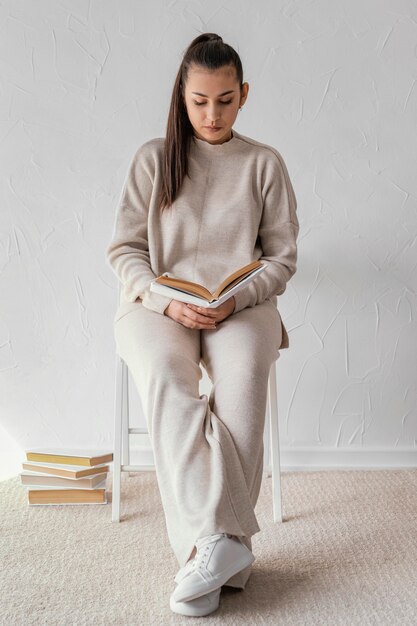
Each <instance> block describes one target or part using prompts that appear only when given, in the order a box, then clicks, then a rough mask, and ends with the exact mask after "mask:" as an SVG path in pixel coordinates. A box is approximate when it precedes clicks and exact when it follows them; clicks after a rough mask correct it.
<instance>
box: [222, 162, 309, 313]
mask: <svg viewBox="0 0 417 626" xmlns="http://www.w3.org/2000/svg"><path fill="white" fill-rule="evenodd" d="M262 197H263V208H262V217H261V221H260V225H259V231H258V238H259V242H260V245H261V248H262V256H261V257H260V259H259V260H260V261H262V263H265V264H266V265H267V268H266V269H265V270H264V271H263V272H262V273H261V274H259V276H257V277H256V278H255V279H254V280H253V281H252V282H251V283H249V284H248V285H247V286H246V287H244V288H243V289H241V290H240V291H238V292H237V293H236V294H235V308H234V311H233V313H237V312H238V311H241V310H242V309H244V308H246V307H253V306H255V305H256V304H261V303H262V302H264V301H265V300H267V299H269V298H271V297H272V296H274V295H276V296H278V295H280V294H282V293H284V291H285V289H286V284H287V282H288V281H289V280H290V278H291V277H292V276H293V274H295V272H296V265H297V243H296V241H297V237H298V232H299V223H298V219H297V213H296V210H297V200H296V197H295V193H294V189H293V186H292V184H291V181H290V178H289V175H288V171H287V168H286V165H285V163H284V160H283V159H282V157H281V155H280V154H279V153H278V152H277V151H275V150H273V157H272V159H271V161H268V168H267V172H266V175H265V179H264V185H263V192H262Z"/></svg>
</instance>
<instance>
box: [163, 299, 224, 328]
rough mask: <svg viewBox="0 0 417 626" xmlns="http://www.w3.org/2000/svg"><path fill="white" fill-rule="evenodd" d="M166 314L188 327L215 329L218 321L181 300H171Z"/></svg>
mask: <svg viewBox="0 0 417 626" xmlns="http://www.w3.org/2000/svg"><path fill="white" fill-rule="evenodd" d="M164 315H167V316H168V317H170V318H171V319H173V320H174V321H175V322H179V324H182V325H183V326H186V327H187V328H199V329H209V330H210V329H215V328H216V323H215V320H214V319H213V318H210V317H208V316H207V315H202V314H200V313H197V311H193V309H190V308H189V307H188V306H187V304H186V303H185V302H180V301H179V300H171V302H170V303H169V304H168V306H167V308H166V309H165V311H164Z"/></svg>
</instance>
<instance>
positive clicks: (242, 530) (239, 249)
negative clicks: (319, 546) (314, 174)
mask: <svg viewBox="0 0 417 626" xmlns="http://www.w3.org/2000/svg"><path fill="white" fill-rule="evenodd" d="M248 88H249V85H248V83H246V82H245V83H244V82H243V74H242V65H241V61H240V58H239V56H238V54H237V53H236V52H235V50H234V49H233V48H232V47H230V46H229V45H227V44H225V43H224V42H223V40H222V38H221V37H220V36H218V35H215V34H212V33H205V34H203V35H200V36H199V37H197V38H196V39H194V40H193V41H192V42H191V44H190V46H189V47H188V49H187V50H186V52H185V55H184V58H183V60H182V63H181V66H180V68H179V71H178V74H177V77H176V81H175V84H174V89H173V94H172V100H171V106H170V111H169V118H168V124H167V131H166V137H165V138H155V139H151V140H149V141H147V142H146V143H144V144H143V145H142V146H141V147H140V148H139V149H138V150H137V151H136V153H135V155H134V157H133V160H132V162H131V165H130V169H129V172H128V175H127V178H126V181H125V184H124V187H123V191H122V196H121V199H120V202H119V205H118V210H117V216H116V222H115V227H114V235H113V239H112V242H111V244H110V245H109V247H108V249H107V259H108V261H109V263H110V265H111V267H112V269H113V271H114V272H115V274H116V275H117V277H118V278H119V280H120V281H121V283H122V285H123V290H122V295H121V302H120V306H119V308H118V310H117V313H116V317H115V320H114V324H115V326H114V328H115V339H116V345H117V351H118V354H120V356H121V357H122V358H123V359H124V360H125V362H126V363H127V365H128V367H129V370H130V372H131V374H132V376H133V378H134V381H135V385H136V386H137V390H138V392H139V396H140V398H141V403H142V407H143V410H144V413H145V415H146V419H147V424H148V430H149V435H150V438H151V441H152V447H153V452H154V459H155V469H156V476H157V480H158V486H159V489H160V493H161V500H162V504H163V508H164V513H165V519H166V526H167V532H168V537H169V540H170V543H171V546H172V548H173V550H174V552H175V555H176V557H177V559H178V562H179V565H180V566H181V568H180V570H179V571H178V573H177V575H176V577H175V581H176V583H177V586H176V588H175V589H174V591H173V593H172V595H171V598H170V606H171V609H172V610H173V611H175V612H177V613H180V614H184V615H207V614H209V613H211V612H213V611H214V610H215V609H216V608H217V607H218V605H219V596H220V590H221V587H222V585H228V586H232V587H236V588H241V589H244V587H245V585H246V582H247V580H248V578H249V576H250V573H251V566H252V562H253V560H254V558H255V557H254V555H253V553H252V542H251V537H252V535H254V534H255V533H257V532H258V531H259V530H260V528H259V525H258V522H257V519H256V516H255V513H254V507H255V504H256V502H257V499H258V495H259V491H260V486H261V480H262V470H263V432H264V419H265V411H266V400H267V385H268V376H269V371H270V367H271V365H272V363H273V362H274V361H275V360H276V359H278V357H279V349H282V348H287V347H288V346H289V341H288V335H287V332H286V329H285V327H284V325H283V323H282V321H281V317H280V314H279V311H278V309H277V295H279V294H282V293H283V292H284V291H285V289H286V283H287V282H288V281H289V279H290V278H291V276H292V275H293V274H294V273H295V271H296V261H297V246H296V239H297V236H298V230H299V224H298V220H297V215H296V206H297V203H296V198H295V194H294V190H293V187H292V185H291V181H290V179H289V176H288V172H287V168H286V166H285V163H284V161H283V159H282V157H281V155H280V154H279V152H277V150H275V149H274V148H273V147H271V146H268V145H267V144H263V143H260V142H258V141H256V140H254V139H251V138H249V137H246V136H244V135H241V134H240V133H237V132H236V131H235V130H234V129H233V128H232V126H233V124H234V122H235V120H236V117H237V114H238V112H239V110H240V109H241V108H242V106H243V104H244V103H245V102H246V99H247V95H248ZM257 259H260V260H261V261H262V262H263V263H265V264H266V265H267V268H266V269H265V270H264V271H263V272H262V273H261V274H259V275H258V276H257V277H256V278H255V279H254V280H253V281H252V282H251V283H249V284H248V285H246V286H245V287H244V288H242V289H241V290H240V291H239V292H237V293H236V294H235V296H233V297H231V298H229V299H228V300H227V301H226V302H224V303H223V304H222V305H221V306H219V307H217V308H214V309H204V308H200V307H197V306H194V305H188V304H186V303H184V302H180V301H177V300H175V299H171V298H167V297H166V296H163V295H160V294H157V293H155V292H154V291H151V290H150V283H151V280H153V279H154V278H155V277H156V276H159V275H161V274H163V273H164V274H166V275H168V276H176V277H179V278H184V279H186V280H191V281H193V282H198V283H200V284H202V285H204V286H206V287H207V288H208V289H209V290H211V291H212V290H214V289H215V288H216V287H217V286H218V285H219V284H220V283H221V282H222V280H223V279H224V278H225V277H226V276H228V275H229V274H231V273H232V272H233V271H234V270H236V269H238V268H240V267H242V266H243V265H246V264H247V263H250V262H251V261H254V260H257ZM200 363H201V364H202V365H203V367H205V369H206V371H207V373H208V375H209V377H210V379H211V381H212V382H213V387H212V391H211V394H210V398H207V396H206V395H202V396H200V395H199V380H200V379H201V377H202V371H201V369H200Z"/></svg>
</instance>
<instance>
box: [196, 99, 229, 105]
mask: <svg viewBox="0 0 417 626" xmlns="http://www.w3.org/2000/svg"><path fill="white" fill-rule="evenodd" d="M231 102H232V100H227V102H220V104H230V103H231ZM194 104H196V105H197V106H198V107H199V106H202V105H203V104H206V103H205V102H195V101H194Z"/></svg>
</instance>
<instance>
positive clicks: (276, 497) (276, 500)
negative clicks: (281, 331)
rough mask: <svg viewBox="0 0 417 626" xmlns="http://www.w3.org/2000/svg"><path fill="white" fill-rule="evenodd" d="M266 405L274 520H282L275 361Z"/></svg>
mask: <svg viewBox="0 0 417 626" xmlns="http://www.w3.org/2000/svg"><path fill="white" fill-rule="evenodd" d="M268 405H269V418H270V435H271V458H272V503H273V518H274V522H277V521H280V522H282V500H281V468H280V454H279V430H278V397H277V378H276V362H274V363H273V364H272V366H271V371H270V373H269V381H268Z"/></svg>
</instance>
